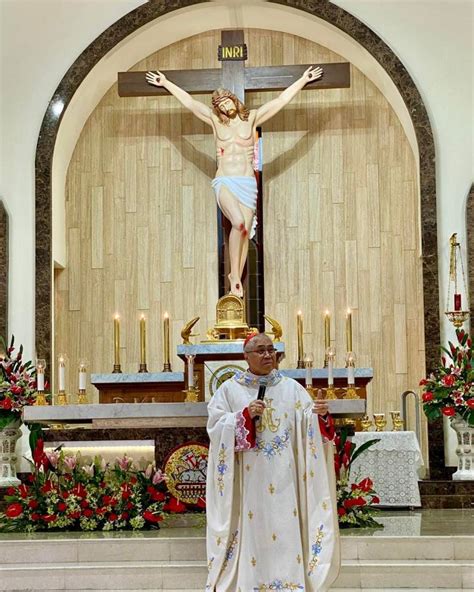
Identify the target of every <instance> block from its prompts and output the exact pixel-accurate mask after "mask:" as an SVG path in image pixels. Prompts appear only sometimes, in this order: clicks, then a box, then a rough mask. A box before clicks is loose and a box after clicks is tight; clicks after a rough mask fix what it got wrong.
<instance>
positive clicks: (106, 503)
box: [102, 495, 113, 506]
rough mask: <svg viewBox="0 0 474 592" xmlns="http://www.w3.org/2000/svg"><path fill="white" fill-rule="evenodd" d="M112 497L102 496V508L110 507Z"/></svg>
mask: <svg viewBox="0 0 474 592" xmlns="http://www.w3.org/2000/svg"><path fill="white" fill-rule="evenodd" d="M112 499H113V498H112V496H111V495H104V496H102V503H103V504H104V506H110V502H111V501H112Z"/></svg>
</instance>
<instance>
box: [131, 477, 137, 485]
mask: <svg viewBox="0 0 474 592" xmlns="http://www.w3.org/2000/svg"><path fill="white" fill-rule="evenodd" d="M136 482H137V478H136V477H130V483H131V484H132V485H135V483H136Z"/></svg>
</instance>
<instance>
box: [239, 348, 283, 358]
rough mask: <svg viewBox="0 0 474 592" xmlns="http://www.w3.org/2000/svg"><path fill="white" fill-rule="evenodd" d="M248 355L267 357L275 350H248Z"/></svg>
mask: <svg viewBox="0 0 474 592" xmlns="http://www.w3.org/2000/svg"><path fill="white" fill-rule="evenodd" d="M246 353H248V354H258V355H259V356H262V357H263V356H264V355H265V354H268V355H269V356H273V354H275V353H276V349H275V348H274V347H264V348H262V349H249V350H247V352H246Z"/></svg>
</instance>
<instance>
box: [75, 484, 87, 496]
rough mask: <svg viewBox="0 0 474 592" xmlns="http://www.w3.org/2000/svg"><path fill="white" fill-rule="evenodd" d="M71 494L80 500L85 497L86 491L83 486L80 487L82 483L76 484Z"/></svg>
mask: <svg viewBox="0 0 474 592" xmlns="http://www.w3.org/2000/svg"><path fill="white" fill-rule="evenodd" d="M71 493H72V494H74V495H75V496H77V497H82V498H85V497H86V496H87V490H86V488H85V487H84V485H82V483H78V484H77V485H75V486H74V487H73V488H72V489H71Z"/></svg>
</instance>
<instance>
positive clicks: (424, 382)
mask: <svg viewBox="0 0 474 592" xmlns="http://www.w3.org/2000/svg"><path fill="white" fill-rule="evenodd" d="M425 384H428V381H427V380H426V378H422V379H421V380H420V386H425Z"/></svg>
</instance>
